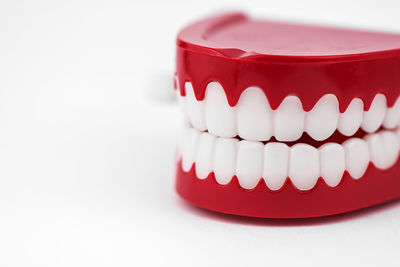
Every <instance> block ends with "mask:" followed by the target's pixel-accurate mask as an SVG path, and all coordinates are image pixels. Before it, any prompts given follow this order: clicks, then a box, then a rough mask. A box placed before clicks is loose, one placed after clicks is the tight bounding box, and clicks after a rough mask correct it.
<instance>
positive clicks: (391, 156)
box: [380, 131, 400, 167]
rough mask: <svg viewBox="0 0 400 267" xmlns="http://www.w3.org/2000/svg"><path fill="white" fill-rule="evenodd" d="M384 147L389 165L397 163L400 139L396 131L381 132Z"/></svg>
mask: <svg viewBox="0 0 400 267" xmlns="http://www.w3.org/2000/svg"><path fill="white" fill-rule="evenodd" d="M380 134H381V137H382V141H383V147H384V148H385V155H386V160H387V162H388V165H389V167H391V166H393V164H395V163H396V161H397V158H398V156H399V150H400V141H399V139H398V137H397V136H396V133H393V132H390V131H382V132H381V133H380Z"/></svg>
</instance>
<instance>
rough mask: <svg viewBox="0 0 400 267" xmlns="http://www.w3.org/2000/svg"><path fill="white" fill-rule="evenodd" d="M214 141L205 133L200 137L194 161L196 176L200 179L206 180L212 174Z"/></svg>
mask: <svg viewBox="0 0 400 267" xmlns="http://www.w3.org/2000/svg"><path fill="white" fill-rule="evenodd" d="M215 139H216V137H215V136H213V135H211V134H209V133H207V132H206V133H202V134H201V135H200V138H199V142H198V146H197V153H196V159H195V162H196V165H195V166H196V176H197V177H198V178H200V179H205V178H207V176H208V174H209V173H210V172H212V166H213V155H214V144H215Z"/></svg>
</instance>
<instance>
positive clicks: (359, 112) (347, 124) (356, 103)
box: [338, 98, 364, 136]
mask: <svg viewBox="0 0 400 267" xmlns="http://www.w3.org/2000/svg"><path fill="white" fill-rule="evenodd" d="M363 114H364V102H363V101H362V100H361V99H360V98H354V99H353V100H352V101H351V102H350V104H349V106H348V107H347V109H346V111H345V112H344V113H340V116H339V122H338V130H339V132H340V133H342V134H343V135H345V136H352V135H353V134H355V133H356V132H357V131H358V129H359V128H360V126H361V122H362V120H363Z"/></svg>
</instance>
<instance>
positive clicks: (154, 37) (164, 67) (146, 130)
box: [0, 0, 400, 267]
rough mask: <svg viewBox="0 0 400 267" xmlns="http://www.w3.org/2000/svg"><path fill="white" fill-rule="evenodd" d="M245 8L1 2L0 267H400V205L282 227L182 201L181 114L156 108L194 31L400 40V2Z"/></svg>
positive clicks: (225, 3)
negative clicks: (392, 33) (271, 23)
mask: <svg viewBox="0 0 400 267" xmlns="http://www.w3.org/2000/svg"><path fill="white" fill-rule="evenodd" d="M241 2H243V1H234V2H232V3H229V2H228V1H205V0H203V1H185V2H182V3H180V2H171V3H167V2H166V1H165V2H159V3H156V2H152V1H145V2H143V3H139V2H137V1H125V2H121V1H112V2H111V1H110V2H100V1H92V2H87V1H80V2H66V1H65V2H54V1H42V2H39V1H38V2H36V3H28V2H22V1H9V2H5V1H3V2H1V3H0V162H1V165H0V166H1V167H0V266H41V267H42V266H73V265H77V266H129V265H131V266H133V265H135V266H144V265H158V266H188V265H189V264H190V266H235V265H236V266H253V265H264V266H265V265H266V264H268V265H269V266H279V265H284V266H322V265H324V266H356V265H362V266H398V265H399V262H400V256H399V254H398V251H399V248H400V203H399V202H398V201H397V202H394V203H391V204H388V205H384V206H381V207H379V208H374V209H368V210H366V211H361V212H355V213H350V214H348V215H342V216H336V217H333V218H325V219H317V220H301V221H277V220H251V219H245V218H238V217H233V216H221V215H217V214H214V213H210V212H205V211H202V210H200V209H196V208H193V207H191V206H190V205H187V204H185V203H184V202H183V201H181V200H180V199H179V197H178V196H177V195H176V194H175V193H174V190H173V185H174V177H173V168H172V167H173V157H174V147H175V144H174V143H175V142H176V141H177V139H178V137H177V136H178V131H179V130H178V129H180V128H181V127H180V122H179V120H178V116H179V110H178V108H177V107H176V106H173V105H168V104H162V103H159V102H150V100H149V99H148V98H147V95H154V90H156V91H157V90H161V92H160V94H161V93H164V92H163V91H162V90H169V88H170V84H171V77H170V76H169V75H168V73H171V72H173V65H174V38H175V34H176V32H177V30H178V29H179V27H181V26H182V25H183V24H185V23H187V22H189V21H191V20H193V19H195V18H196V17H199V16H202V15H204V14H207V13H210V12H215V11H218V10H223V9H226V8H231V9H234V8H237V9H240V10H243V9H246V10H248V11H250V12H254V13H255V14H258V15H264V16H269V17H272V18H274V17H275V18H288V19H292V20H306V21H320V22H322V23H328V24H330V23H333V24H339V25H354V26H357V27H373V28H381V29H391V30H397V31H400V23H399V20H400V19H399V13H398V12H399V10H400V6H399V2H398V1H288V0H281V1H256V2H253V3H248V4H247V5H246V6H243V5H244V4H240V3H241ZM150 89H153V91H150ZM152 93H153V94H152ZM156 95H157V93H156Z"/></svg>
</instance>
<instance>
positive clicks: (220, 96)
mask: <svg viewBox="0 0 400 267" xmlns="http://www.w3.org/2000/svg"><path fill="white" fill-rule="evenodd" d="M204 100H205V115H206V125H207V129H208V131H209V132H210V133H211V134H213V135H217V136H222V137H234V136H236V123H235V122H236V110H235V108H234V107H231V106H229V104H228V100H227V98H226V95H225V92H224V89H223V88H222V86H221V84H219V83H217V82H210V83H209V84H208V85H207V89H206V96H205V99H204Z"/></svg>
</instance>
